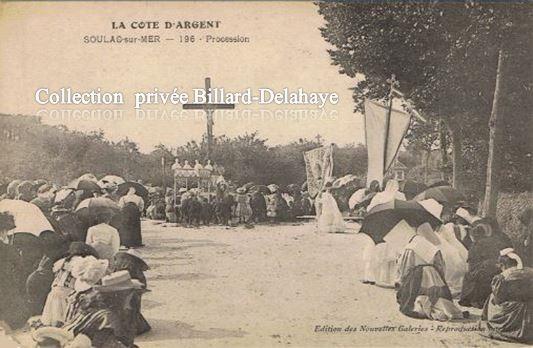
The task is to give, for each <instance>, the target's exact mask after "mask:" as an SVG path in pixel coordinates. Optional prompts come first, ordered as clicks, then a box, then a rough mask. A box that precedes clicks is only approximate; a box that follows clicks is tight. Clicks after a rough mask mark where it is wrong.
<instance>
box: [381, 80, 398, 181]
mask: <svg viewBox="0 0 533 348" xmlns="http://www.w3.org/2000/svg"><path fill="white" fill-rule="evenodd" d="M387 82H390V92H389V110H388V112H387V117H386V118H385V144H384V147H383V152H384V153H383V176H385V175H386V174H387V169H388V168H387V147H388V146H389V131H390V118H391V115H392V100H393V99H394V95H393V93H394V92H393V88H394V84H395V82H396V78H395V76H394V74H392V76H391V78H390V80H387Z"/></svg>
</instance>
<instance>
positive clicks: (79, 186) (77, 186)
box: [68, 179, 101, 192]
mask: <svg viewBox="0 0 533 348" xmlns="http://www.w3.org/2000/svg"><path fill="white" fill-rule="evenodd" d="M68 188H71V189H74V190H76V191H79V190H82V191H87V192H100V191H101V188H100V186H98V184H97V183H95V182H94V181H91V180H87V179H76V180H74V181H73V182H71V183H70V184H69V185H68Z"/></svg>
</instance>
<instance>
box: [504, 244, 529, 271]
mask: <svg viewBox="0 0 533 348" xmlns="http://www.w3.org/2000/svg"><path fill="white" fill-rule="evenodd" d="M500 256H507V257H508V258H510V259H513V260H515V261H516V268H517V269H522V268H524V264H523V263H522V259H521V258H520V256H518V255H517V254H516V253H515V252H514V249H513V248H505V249H502V250H500Z"/></svg>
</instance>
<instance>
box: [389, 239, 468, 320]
mask: <svg viewBox="0 0 533 348" xmlns="http://www.w3.org/2000/svg"><path fill="white" fill-rule="evenodd" d="M444 268H445V267H444V261H443V258H442V255H441V252H440V250H439V248H438V247H436V246H435V245H433V244H432V243H431V242H430V241H428V240H427V239H426V238H424V237H423V236H421V235H420V234H417V235H416V236H414V237H413V239H412V240H411V242H409V244H407V246H406V247H405V249H404V252H403V253H402V256H401V257H400V260H399V263H398V279H399V285H398V291H397V293H396V299H397V301H398V304H399V305H400V311H401V312H402V313H403V314H405V315H407V316H410V317H415V318H427V319H432V320H440V321H446V320H454V319H463V318H465V317H467V316H468V313H463V312H462V311H461V310H460V309H459V308H458V307H457V306H456V305H455V304H454V303H453V300H452V296H451V293H450V290H449V288H448V286H447V284H446V282H445V281H444V277H443V275H444V272H445V270H444Z"/></svg>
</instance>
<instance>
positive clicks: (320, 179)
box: [304, 145, 333, 198]
mask: <svg viewBox="0 0 533 348" xmlns="http://www.w3.org/2000/svg"><path fill="white" fill-rule="evenodd" d="M304 160H305V170H306V173H307V189H308V192H309V195H310V196H311V198H315V197H316V195H318V193H319V192H320V191H322V189H323V187H324V184H325V182H326V180H327V179H328V178H330V177H331V176H332V174H333V146H332V145H330V146H323V147H319V148H316V149H313V150H311V151H307V152H305V153H304Z"/></svg>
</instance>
